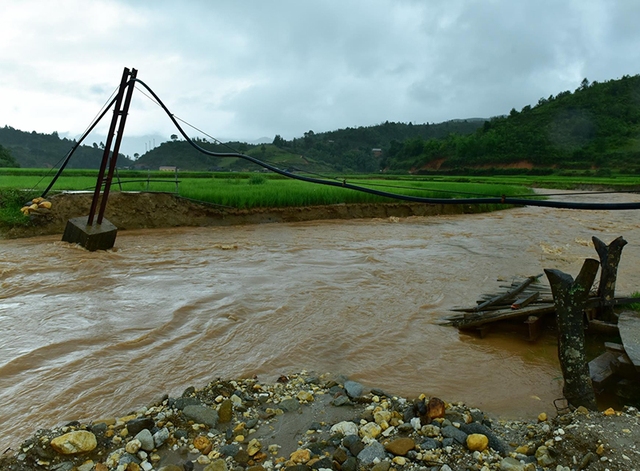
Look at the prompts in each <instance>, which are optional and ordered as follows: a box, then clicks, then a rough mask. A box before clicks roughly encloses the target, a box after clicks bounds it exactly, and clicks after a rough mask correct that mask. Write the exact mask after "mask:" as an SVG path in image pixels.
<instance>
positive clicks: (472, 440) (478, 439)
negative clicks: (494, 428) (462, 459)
mask: <svg viewBox="0 0 640 471" xmlns="http://www.w3.org/2000/svg"><path fill="white" fill-rule="evenodd" d="M488 446H489V439H488V438H487V436H486V435H482V434H481V433H472V434H471V435H468V436H467V448H468V449H469V450H471V451H484V450H486V449H487V447H488Z"/></svg>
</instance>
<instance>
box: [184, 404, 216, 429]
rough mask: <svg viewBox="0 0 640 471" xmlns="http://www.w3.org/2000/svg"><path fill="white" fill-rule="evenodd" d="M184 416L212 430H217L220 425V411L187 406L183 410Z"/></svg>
mask: <svg viewBox="0 0 640 471" xmlns="http://www.w3.org/2000/svg"><path fill="white" fill-rule="evenodd" d="M182 413H183V414H184V416H185V417H186V418H187V419H189V420H193V421H194V422H196V423H198V424H204V425H208V426H209V427H211V428H215V427H216V426H217V425H218V411H216V410H215V409H212V408H211V407H207V406H202V405H195V406H187V407H185V408H184V409H183V410H182Z"/></svg>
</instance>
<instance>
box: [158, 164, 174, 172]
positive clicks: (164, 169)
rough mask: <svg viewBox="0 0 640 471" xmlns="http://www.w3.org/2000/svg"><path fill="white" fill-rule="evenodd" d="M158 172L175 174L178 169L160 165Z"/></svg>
mask: <svg viewBox="0 0 640 471" xmlns="http://www.w3.org/2000/svg"><path fill="white" fill-rule="evenodd" d="M160 171H161V172H177V171H178V167H171V166H170V165H161V166H160Z"/></svg>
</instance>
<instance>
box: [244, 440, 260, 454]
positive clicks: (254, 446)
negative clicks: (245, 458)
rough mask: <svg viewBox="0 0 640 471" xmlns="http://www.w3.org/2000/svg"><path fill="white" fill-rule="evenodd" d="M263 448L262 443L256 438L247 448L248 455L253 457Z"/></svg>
mask: <svg viewBox="0 0 640 471" xmlns="http://www.w3.org/2000/svg"><path fill="white" fill-rule="evenodd" d="M261 448H262V443H260V442H259V441H258V440H256V439H255V438H254V439H252V440H251V441H250V442H249V445H248V446H247V453H248V454H249V456H253V455H255V454H256V453H258V452H259V451H260V449H261Z"/></svg>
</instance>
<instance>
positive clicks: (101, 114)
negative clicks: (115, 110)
mask: <svg viewBox="0 0 640 471" xmlns="http://www.w3.org/2000/svg"><path fill="white" fill-rule="evenodd" d="M114 93H115V92H114ZM114 93H112V94H111V96H112V97H113V98H112V99H111V101H110V102H109V104H108V105H102V106H103V108H104V110H103V111H102V112H101V113H100V112H99V115H97V117H96V118H94V120H93V123H92V124H91V125H89V127H87V129H86V130H85V132H84V134H82V136H81V137H80V139H79V140H78V142H76V143H75V145H74V146H73V147H72V148H71V150H69V152H68V153H67V156H66V157H65V159H64V162H63V163H62V165H61V166H60V168H59V169H58V172H57V173H56V174H55V176H54V177H53V179H52V180H51V182H50V183H49V185H48V186H47V188H46V189H45V190H44V191H43V192H42V194H41V195H40V196H41V197H42V198H45V197H46V196H47V194H48V193H49V191H50V190H51V188H52V187H53V185H54V184H55V183H56V181H57V180H58V178H59V177H60V175H61V174H62V171H63V170H64V169H65V167H66V166H67V164H68V163H69V160H70V159H71V156H72V155H73V154H74V152H75V151H76V150H77V149H78V147H80V144H82V141H84V140H85V139H86V137H87V136H88V135H89V134H90V133H91V131H93V129H94V128H95V127H96V126H97V125H98V123H99V122H100V120H101V119H102V118H103V117H104V115H105V114H107V111H109V110H110V109H111V107H112V106H113V104H114V103H115V102H116V99H117V96H113V95H114ZM45 176H46V175H45ZM43 178H44V177H43ZM40 181H42V178H41V179H40ZM39 183H40V182H38V184H39ZM38 184H36V186H37V185H38ZM34 188H35V187H34Z"/></svg>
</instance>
